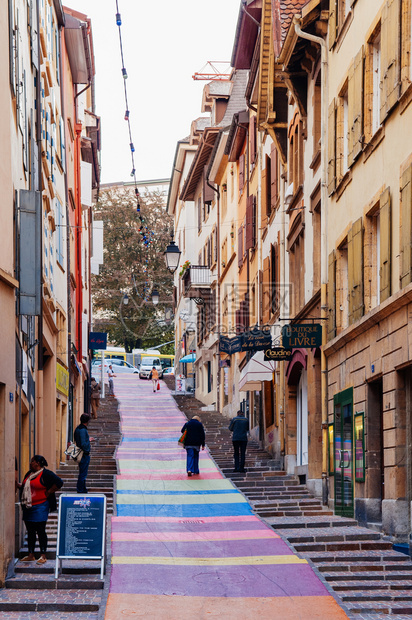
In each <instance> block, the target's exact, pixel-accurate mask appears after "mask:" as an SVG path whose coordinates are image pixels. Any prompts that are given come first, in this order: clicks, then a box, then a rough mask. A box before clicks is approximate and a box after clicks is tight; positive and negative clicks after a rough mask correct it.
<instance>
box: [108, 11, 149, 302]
mask: <svg viewBox="0 0 412 620" xmlns="http://www.w3.org/2000/svg"><path fill="white" fill-rule="evenodd" d="M116 25H117V26H118V29H119V44H120V57H121V62H122V76H123V87H124V101H125V114H124V120H125V121H126V122H127V126H128V130H129V146H130V155H131V160H132V171H131V173H130V176H131V177H133V181H134V193H135V197H136V211H137V213H138V216H139V220H140V226H139V233H140V235H141V241H142V242H143V244H144V246H145V249H146V256H145V258H144V264H143V266H142V269H143V273H144V274H145V284H144V290H143V295H142V297H143V299H144V300H145V301H147V299H148V296H149V293H150V283H149V280H148V265H149V246H150V244H151V242H152V241H153V237H154V232H153V231H150V230H149V227H148V226H147V223H146V221H145V219H144V218H143V217H142V215H141V213H140V208H141V204H140V193H139V188H138V185H137V179H136V165H135V159H134V154H135V147H134V142H133V136H132V127H131V123H130V108H129V98H128V96H127V78H128V75H127V70H126V67H125V62H124V52H123V39H122V17H121V14H120V11H119V2H118V0H116ZM135 290H136V292H137V293H138V291H137V288H136V287H135Z"/></svg>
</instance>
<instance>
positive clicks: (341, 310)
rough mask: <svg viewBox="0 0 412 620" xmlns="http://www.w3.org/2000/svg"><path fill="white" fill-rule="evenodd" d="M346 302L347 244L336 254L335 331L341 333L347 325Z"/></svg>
mask: <svg viewBox="0 0 412 620" xmlns="http://www.w3.org/2000/svg"><path fill="white" fill-rule="evenodd" d="M348 317H349V300H348V242H347V239H346V240H345V241H344V242H343V243H342V245H341V246H340V247H339V248H338V250H337V252H336V329H337V331H338V332H339V331H342V330H343V329H345V327H347V326H348V324H349V319H348Z"/></svg>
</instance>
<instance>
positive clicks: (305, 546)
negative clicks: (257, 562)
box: [293, 540, 392, 553]
mask: <svg viewBox="0 0 412 620" xmlns="http://www.w3.org/2000/svg"><path fill="white" fill-rule="evenodd" d="M293 546H294V548H295V549H296V551H297V552H298V553H310V552H312V551H318V552H321V551H329V552H330V553H336V552H339V551H344V552H346V551H387V550H389V549H392V543H390V542H385V541H383V540H372V541H363V540H359V541H356V540H351V541H340V542H337V541H331V542H307V543H295V544H294V545H293Z"/></svg>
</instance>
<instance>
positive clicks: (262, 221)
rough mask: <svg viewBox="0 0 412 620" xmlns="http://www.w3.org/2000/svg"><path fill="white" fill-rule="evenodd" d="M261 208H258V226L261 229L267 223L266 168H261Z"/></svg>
mask: <svg viewBox="0 0 412 620" xmlns="http://www.w3.org/2000/svg"><path fill="white" fill-rule="evenodd" d="M260 186H261V201H260V203H261V210H260V227H261V229H262V231H263V230H264V229H265V228H266V226H267V223H268V214H267V210H268V207H267V204H268V200H267V199H268V194H267V191H266V187H267V168H264V170H262V178H261V184H260Z"/></svg>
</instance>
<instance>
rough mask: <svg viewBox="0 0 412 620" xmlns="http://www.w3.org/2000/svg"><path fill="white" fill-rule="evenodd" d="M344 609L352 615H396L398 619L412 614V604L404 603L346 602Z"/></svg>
mask: <svg viewBox="0 0 412 620" xmlns="http://www.w3.org/2000/svg"><path fill="white" fill-rule="evenodd" d="M346 608H347V609H348V611H349V612H350V613H351V614H353V615H355V614H367V613H369V614H370V613H371V612H372V613H375V614H393V615H395V614H396V617H397V618H400V617H401V615H403V616H409V615H411V614H412V604H411V603H410V602H409V603H408V602H406V601H354V602H349V601H348V602H347V603H346ZM385 617H387V615H386V616H385ZM364 618H365V616H364V615H362V620H364Z"/></svg>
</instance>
